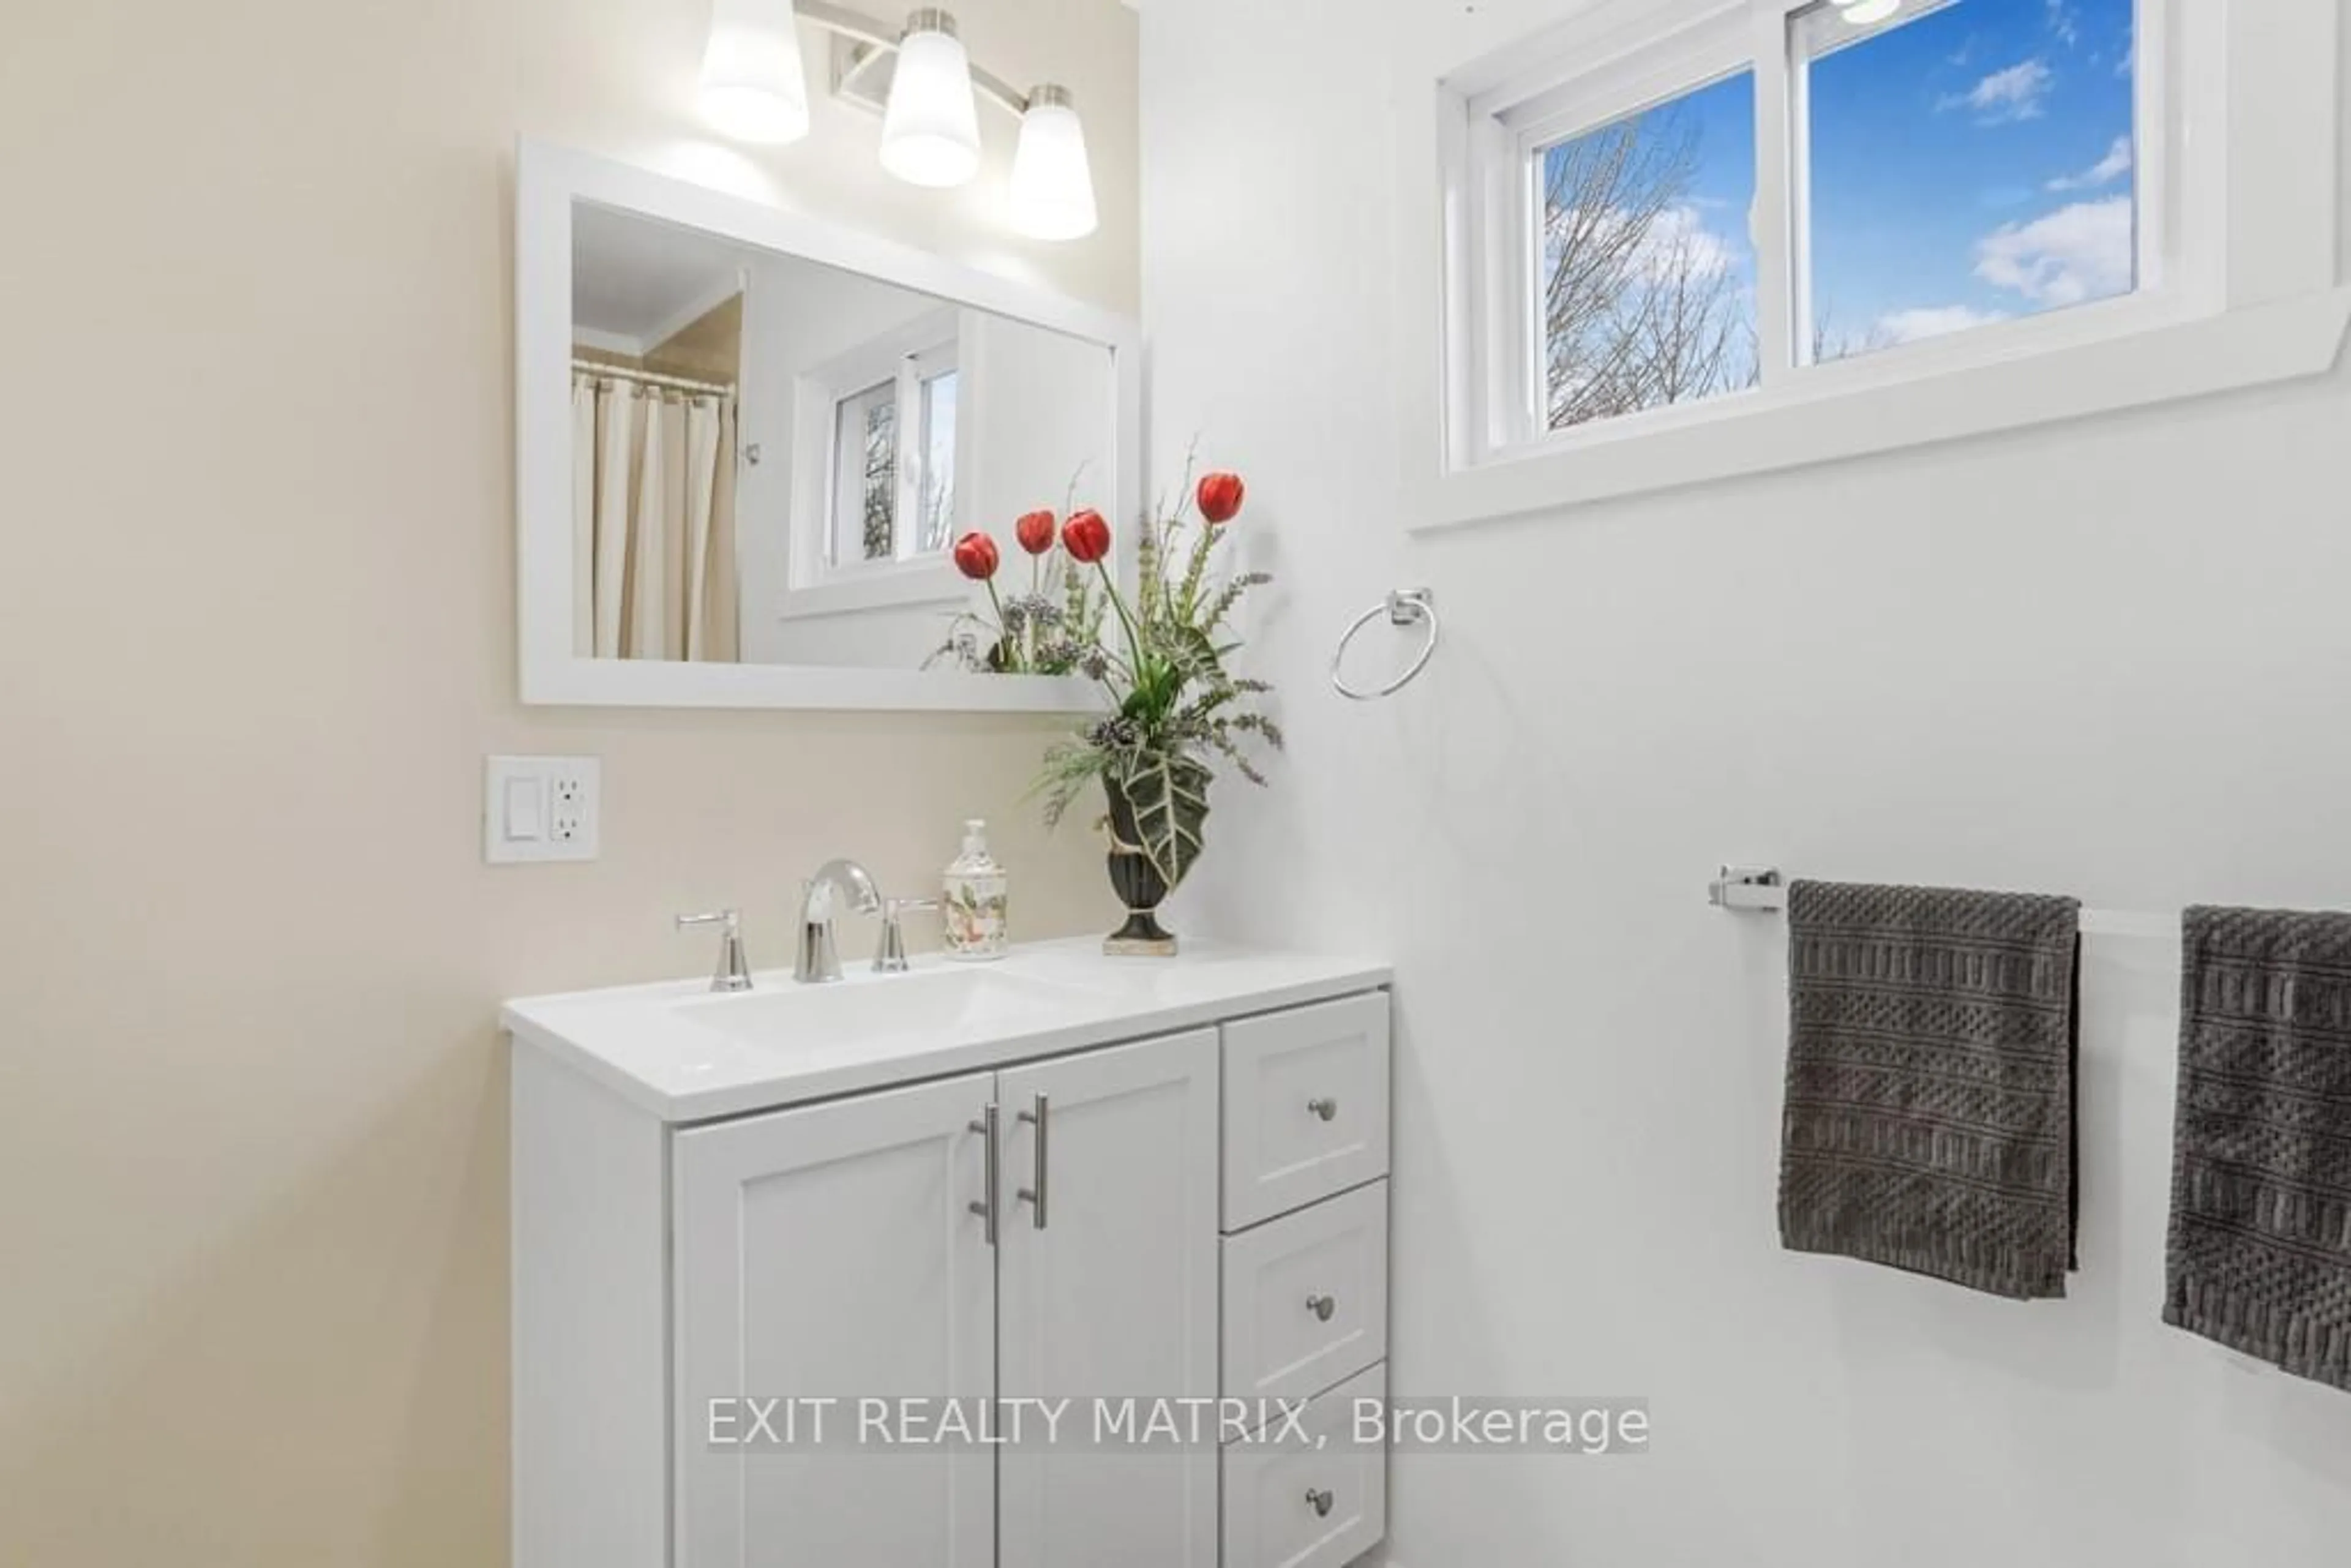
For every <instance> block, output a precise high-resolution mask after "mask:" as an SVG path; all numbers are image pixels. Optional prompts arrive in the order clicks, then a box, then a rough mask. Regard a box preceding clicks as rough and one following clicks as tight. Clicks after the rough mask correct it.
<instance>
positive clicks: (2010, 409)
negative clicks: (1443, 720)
mask: <svg viewBox="0 0 2351 1568" xmlns="http://www.w3.org/2000/svg"><path fill="white" fill-rule="evenodd" d="M1811 4H1812V0H1602V3H1601V4H1599V5H1594V6H1593V7H1590V8H1588V9H1586V10H1584V11H1583V12H1580V13H1578V14H1577V15H1576V16H1573V17H1572V18H1570V19H1569V20H1568V21H1566V22H1563V23H1562V24H1561V25H1560V26H1556V27H1554V28H1552V29H1551V30H1550V31H1549V32H1547V33H1545V34H1544V35H1542V37H1540V38H1537V39H1533V40H1529V39H1523V38H1521V39H1518V40H1515V41H1513V42H1511V43H1510V45H1509V46H1508V47H1505V48H1502V49H1499V50H1497V51H1495V52H1494V53H1493V54H1491V55H1489V56H1486V57H1482V58H1480V59H1479V60H1478V61H1475V62H1473V63H1472V64H1470V65H1468V66H1467V67H1465V68H1462V69H1460V70H1458V71H1455V72H1453V73H1450V74H1449V75H1447V77H1446V78H1444V79H1443V80H1441V81H1439V82H1437V84H1435V87H1436V91H1435V97H1436V103H1435V110H1436V113H1435V117H1434V119H1435V131H1436V133H1435V134H1434V135H1433V136H1428V137H1426V138H1416V137H1408V138H1406V142H1407V148H1406V151H1407V152H1412V153H1417V154H1420V155H1417V156H1408V157H1407V158H1406V159H1405V161H1404V164H1405V167H1404V171H1403V175H1402V178H1403V180H1404V189H1403V191H1402V193H1401V194H1402V197H1403V200H1402V210H1403V214H1404V222H1405V225H1407V227H1406V230H1405V234H1404V235H1403V236H1402V245H1401V256H1402V263H1401V265H1400V267H1399V293H1398V308H1399V311H1400V316H1399V322H1398V334H1399V342H1400V343H1401V344H1402V345H1403V347H1404V349H1405V351H1406V353H1407V354H1408V355H1411V356H1414V357H1413V358H1412V359H1408V360H1407V361H1406V362H1407V363H1415V362H1416V363H1418V364H1420V365H1424V366H1428V367H1431V368H1432V369H1433V371H1434V373H1432V374H1414V375H1410V376H1407V377H1406V378H1405V407H1404V410H1403V412H1404V414H1405V419H1406V421H1407V424H1406V429H1407V432H1408V434H1410V435H1411V436H1412V439H1410V440H1408V441H1407V442H1406V443H1405V448H1406V451H1405V475H1404V479H1405V496H1406V500H1407V505H1408V506H1409V507H1410V514H1409V516H1408V517H1407V526H1408V527H1409V528H1411V529H1412V530H1413V531H1415V532H1423V531H1427V530H1431V529H1437V528H1449V527H1455V526H1459V525H1462V524H1467V523H1474V522H1479V521H1483V520H1487V519H1489V518H1493V517H1508V516H1514V515H1520V514H1524V513H1529V512H1538V511H1547V510H1553V509H1557V508H1562V507H1572V506H1574V505H1577V504H1579V503H1583V502H1589V501H1595V500H1601V499H1605V498H1608V497H1616V496H1624V495H1630V494H1635V493H1639V492H1642V491H1646V490H1653V489H1660V488H1666V487H1669V486H1677V485H1683V484H1690V483H1695V482H1700V481H1705V480H1709V479H1717V478H1723V477H1729V476H1735V475H1740V474H1748V473H1758V472H1763V471H1767V470H1771V469H1779V468H1787V467H1793V466H1798V465H1805V464H1810V463H1816V462H1823V461H1828V460H1832V459H1834V458H1839V457H1845V456H1853V455H1861V454H1865V453H1871V452H1882V451H1887V450H1891V449H1894V448H1897V447H1903V446H1909V445H1915V444H1924V443H1927V442H1932V441H1939V440H1947V439H1953V438H1957V437H1960V436H1966V435H1974V434H1984V433H1987V432H1990V431H1995V430H2001V429H2008V428H2014V427H2017V426H2022V425H2026V424H2032V423H2044V422H2047V421H2051V420H2056V419H2065V418H2071V417H2076V416H2079V415H2083V414H2088V413H2099V412H2103V411H2105V410H2109V409H2116V408H2124V407H2130V406H2135V405H2139V404H2145V403H2150V402H2160V401H2165V400H2168V399H2171V398H2177V397H2185V396H2192V395H2196V394H2199V393H2203V392H2215V391H2220V390H2224V389H2227V388H2231V387H2240V386H2246V385H2252V384H2256V383H2259V382H2270V381H2278V380H2284V379H2288V378H2290V377H2294V376H2302V375H2313V374H2317V373H2320V372H2322V371H2325V370H2326V369H2328V368H2329V367H2331V366H2332V365H2333V363H2334V362H2335V355H2336V352H2337V350H2338V349H2339V346H2340V344H2341V342H2342V340H2343V336H2344V332H2345V329H2346V325H2351V291H2346V289H2344V288H2342V287H2340V285H2339V279H2338V272H2337V265H2336V256H2335V248H2336V215H2337V203H2338V194H2337V188H2336V179H2335V172H2336V170H2335V149H2336V145H2337V131H2336V120H2335V112H2336V101H2337V91H2338V87H2337V82H2336V79H2335V78H2336V67H2335V62H2336V28H2337V26H2338V22H2337V17H2336V10H2337V8H2336V7H2335V6H2334V5H2314V4H2299V3H2297V4H2294V5H2275V4H2247V3H2245V0H2184V3H2183V0H2137V4H2138V8H2139V9H2138V15H2139V21H2138V28H2137V48H2138V59H2137V67H2136V78H2137V134H2136V141H2137V148H2138V168H2137V199H2138V203H2139V244H2140V256H2139V262H2140V266H2139V281H2138V287H2137V288H2136V289H2135V290H2134V291H2133V292H2132V293H2130V294H2128V295H2125V296H2119V297H2116V298H2111V299H2105V300H2100V301H2096V302H2093V303H2089V304H2084V305H2078V306H2074V307H2071V308H2064V309H2061V310H2053V311H2049V312H2046V313H2044V314H2042V315H2037V316H2032V317H2027V318H2022V319H2017V320H2012V321H2007V322H2001V323H1998V324H1994V325H1990V326H1985V327H1980V328H1976V329H1970V330H1969V331H1967V332H1964V333H1959V334H1954V335H1951V336H1949V337H1945V338H1939V339H1933V340H1926V341H1922V342H1917V343H1910V344H1904V345H1899V346H1896V347H1891V348H1887V349H1883V350H1876V351H1873V352H1870V353H1868V354H1863V355H1855V356H1852V357H1849V358H1846V359H1842V360H1837V361H1828V362H1825V363H1818V364H1812V363H1800V362H1799V355H1798V353H1797V350H1798V348H1799V346H1800V345H1801V344H1802V343H1803V342H1804V340H1805V335H1806V334H1807V333H1808V330H1809V328H1808V324H1807V317H1808V309H1807V305H1806V302H1805V301H1804V300H1803V299H1802V297H1801V292H1800V286H1801V283H1802V279H1803V278H1804V277H1805V276H1806V274H1807V270H1808V269H1807V268H1805V267H1802V265H1801V264H1800V262H1801V258H1800V256H1799V254H1798V250H1797V246H1799V245H1800V244H1801V242H1802V237H1803V226H1802V225H1801V224H1800V223H1799V222H1798V214H1799V213H1800V211H1801V204H1802V198H1803V194H1804V193H1803V192H1802V189H1801V185H1800V183H1801V180H1802V174H1803V172H1804V171H1805V170H1806V169H1807V168H1808V166H1809V163H1808V160H1807V159H1806V158H1805V157H1804V156H1803V153H1804V148H1803V146H1802V131H1803V126H1804V117H1803V116H1802V114H1801V112H1800V110H1801V109H1802V101H1801V93H1802V79H1803V78H1802V74H1801V72H1800V71H1798V70H1797V69H1796V68H1795V66H1794V63H1793V48H1794V44H1793V39H1792V31H1791V26H1790V22H1791V18H1792V17H1793V16H1795V15H1796V14H1797V13H1799V12H1802V11H1803V10H1805V9H1807V8H1809V6H1810V5H1811ZM1750 67H1751V68H1753V70H1754V72H1755V103H1756V160H1757V172H1756V198H1755V207H1754V211H1753V213H1752V214H1751V223H1750V230H1751V234H1752V236H1753V239H1754V243H1755V252H1756V271H1757V278H1756V282H1757V298H1758V313H1757V329H1758V336H1759V347H1760V350H1761V367H1762V374H1761V382H1760V384H1759V385H1758V386H1757V387H1755V388H1753V389H1751V390H1748V391H1742V392H1727V393H1722V394H1719V395H1717V396H1713V397H1709V398H1706V399H1703V400H1698V401H1694V402H1687V403H1678V404H1673V405H1668V406H1666V407H1662V408H1657V409H1651V410H1646V411H1644V412H1641V413H1632V414H1625V415H1621V416H1618V417H1615V418H1612V419H1608V420H1604V421H1594V422H1592V423H1587V424H1583V425H1579V426H1576V427H1573V428H1572V429H1569V430H1564V431H1558V432H1552V431H1546V430H1541V429H1537V428H1535V425H1536V422H1537V419H1538V415H1537V413H1536V409H1537V407H1538V406H1539V405H1538V403H1537V402H1536V401H1535V397H1534V392H1535V390H1536V380H1535V378H1536V375H1537V372H1538V367H1539V364H1540V361H1539V359H1537V358H1536V357H1535V356H1536V352H1537V341H1538V337H1537V334H1538V332H1539V326H1538V324H1537V322H1536V321H1535V319H1533V315H1532V304H1533V299H1534V280H1533V279H1532V277H1531V276H1530V275H1531V265H1532V260H1533V256H1534V239H1533V236H1534V225H1535V224H1536V223H1537V222H1538V221H1539V219H1538V215H1537V214H1538V207H1537V202H1538V199H1539V198H1538V195H1537V188H1536V185H1535V183H1534V180H1533V177H1532V172H1531V159H1532V157H1533V155H1534V153H1535V152H1536V150H1537V149H1539V148H1540V147H1541V146H1545V145H1550V144H1553V143H1556V142H1558V141H1562V140H1563V139H1566V138H1569V137H1573V136H1574V135H1576V134H1579V133H1581V132H1582V131H1588V130H1593V129H1596V128H1598V127H1600V126H1602V125H1604V124H1607V123H1610V122H1612V121H1614V120H1619V119H1621V118H1623V117H1624V116H1625V115H1627V114H1630V113H1633V112H1635V111H1637V110H1641V109H1643V108H1646V107H1648V106H1650V105H1653V104H1656V103H1659V102H1663V101H1667V100H1669V99H1674V98H1677V97H1680V96H1682V95H1684V94H1686V93H1687V92H1690V91H1692V90H1695V89H1698V88H1699V87H1701V86H1704V85H1705V84H1707V83H1708V82H1710V81H1712V80H1716V79H1719V78H1720V77H1722V76H1724V75H1726V74H1729V73H1730V72H1732V71H1734V70H1738V69H1744V68H1750ZM1416 144H1417V145H1416ZM1432 302H1434V303H1435V305H1436V308H1431V307H1432Z"/></svg>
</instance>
